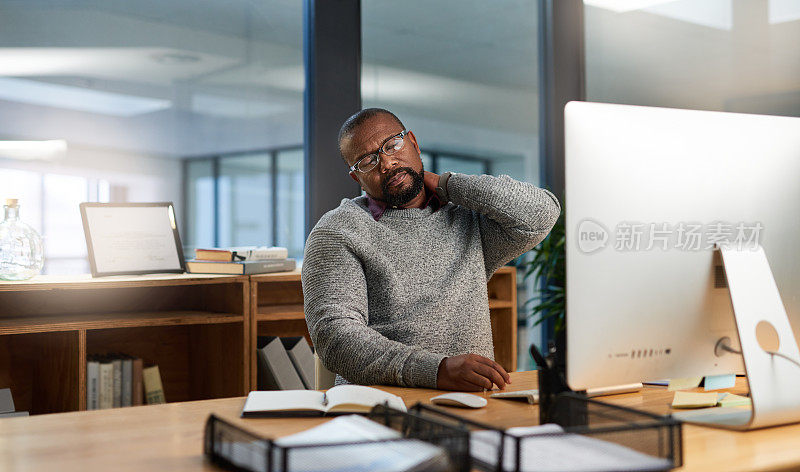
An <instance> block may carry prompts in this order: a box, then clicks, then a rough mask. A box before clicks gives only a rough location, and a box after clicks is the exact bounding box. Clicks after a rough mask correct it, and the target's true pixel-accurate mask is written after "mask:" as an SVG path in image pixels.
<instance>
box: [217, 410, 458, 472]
mask: <svg viewBox="0 0 800 472" xmlns="http://www.w3.org/2000/svg"><path fill="white" fill-rule="evenodd" d="M367 418H368V419H370V420H372V421H374V422H377V423H380V424H381V425H384V426H388V427H389V428H391V429H392V430H394V431H396V432H398V433H399V436H398V437H397V438H394V439H378V440H364V441H352V442H336V443H326V444H318V443H313V444H312V443H307V444H291V445H289V446H286V445H282V444H281V443H280V439H270V438H264V437H261V436H260V435H258V434H255V433H253V432H251V431H247V430H246V429H243V428H242V427H241V426H238V425H235V424H233V423H230V422H228V421H225V420H223V419H221V418H219V417H217V416H215V415H213V414H212V415H210V416H209V418H208V420H207V422H206V427H205V437H204V448H203V449H204V454H205V456H206V457H207V458H208V459H209V460H210V461H211V462H212V463H214V464H216V465H218V466H220V467H222V468H224V469H226V470H234V471H243V472H244V471H247V472H284V471H285V472H315V471H345V470H346V471H359V470H363V471H387V472H389V471H437V472H439V471H441V472H456V471H457V472H466V471H468V470H470V457H469V431H468V430H467V429H465V428H463V427H459V426H454V425H453V423H452V422H444V421H439V420H437V419H435V418H432V417H428V415H427V413H421V412H416V411H408V412H403V411H399V410H395V409H392V408H389V407H386V406H384V405H378V406H376V407H374V408H373V409H372V411H371V412H370V413H369V415H368V416H367Z"/></svg>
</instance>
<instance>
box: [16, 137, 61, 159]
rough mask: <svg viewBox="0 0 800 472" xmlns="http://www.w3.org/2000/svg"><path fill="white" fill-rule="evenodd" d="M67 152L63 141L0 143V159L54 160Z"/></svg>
mask: <svg viewBox="0 0 800 472" xmlns="http://www.w3.org/2000/svg"><path fill="white" fill-rule="evenodd" d="M66 152H67V142H66V141H64V140H63V139H52V140H49V141H0V157H5V158H10V159H21V160H55V159H58V158H60V157H63V156H64V154H65V153H66Z"/></svg>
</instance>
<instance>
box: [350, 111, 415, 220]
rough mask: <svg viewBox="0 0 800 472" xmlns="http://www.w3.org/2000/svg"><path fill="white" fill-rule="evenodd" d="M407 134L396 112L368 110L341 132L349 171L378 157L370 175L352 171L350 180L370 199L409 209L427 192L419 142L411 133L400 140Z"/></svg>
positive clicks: (361, 112)
mask: <svg viewBox="0 0 800 472" xmlns="http://www.w3.org/2000/svg"><path fill="white" fill-rule="evenodd" d="M404 130H405V128H404V126H403V123H402V122H401V121H400V119H399V118H397V117H396V116H395V115H394V114H393V113H392V112H390V111H388V110H384V109H382V108H367V109H364V110H361V111H359V112H358V113H356V114H355V115H353V116H351V117H350V118H348V119H347V121H345V122H344V124H343V125H342V128H341V130H340V131H339V152H340V153H341V155H342V158H343V159H344V161H345V162H346V163H347V166H348V167H351V166H354V165H356V163H358V162H359V160H361V159H364V158H367V159H369V157H368V156H371V155H372V158H374V155H375V154H377V155H378V165H377V166H375V167H374V168H373V169H371V170H369V171H367V172H361V171H360V170H351V171H350V177H352V178H353V180H355V181H356V182H358V183H359V185H361V188H363V189H364V191H366V192H367V194H368V195H369V196H370V197H372V198H374V199H375V200H380V201H383V202H385V203H386V204H387V205H389V206H402V205H405V204H406V203H408V202H410V201H411V200H412V199H414V197H416V196H417V195H419V193H420V192H422V191H423V188H424V180H423V168H422V160H421V159H420V155H419V145H418V144H417V139H416V137H415V136H414V133H412V132H411V131H409V132H408V134H406V135H405V136H403V137H401V138H398V135H401V133H403V131H404ZM387 143H389V144H388V145H387ZM387 150H388V151H389V152H390V153H391V155H389V154H387V153H386V152H385V151H387ZM365 161H366V159H365ZM365 161H362V164H363V162H365ZM361 167H365V166H363V165H362V166H361Z"/></svg>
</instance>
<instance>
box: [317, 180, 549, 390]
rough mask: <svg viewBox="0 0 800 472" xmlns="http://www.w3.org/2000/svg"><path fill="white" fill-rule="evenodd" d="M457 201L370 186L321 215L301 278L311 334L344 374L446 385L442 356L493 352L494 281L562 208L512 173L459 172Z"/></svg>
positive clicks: (354, 378) (343, 378)
mask: <svg viewBox="0 0 800 472" xmlns="http://www.w3.org/2000/svg"><path fill="white" fill-rule="evenodd" d="M447 191H448V194H449V197H450V203H448V204H446V205H444V206H442V207H441V208H440V209H438V210H437V211H433V208H432V207H431V206H428V207H427V208H424V209H420V208H412V209H391V208H387V209H386V212H385V213H384V214H383V216H382V217H381V218H380V219H379V220H378V221H375V219H374V218H373V217H372V215H371V214H370V212H369V209H368V206H367V199H366V197H364V196H361V197H357V198H354V199H344V200H342V202H341V204H340V205H339V207H338V208H336V209H334V210H331V211H329V212H328V213H326V214H325V215H323V216H322V218H320V220H319V222H318V223H317V225H316V226H315V227H314V229H313V230H312V231H311V234H310V235H309V237H308V241H307V242H306V248H305V260H304V261H303V269H302V282H303V297H304V300H305V316H306V323H307V324H308V331H309V333H310V334H311V339H312V341H313V342H314V346H315V348H316V350H317V353H318V354H319V356H320V358H321V359H322V362H323V363H324V364H325V366H326V367H327V368H328V369H330V370H331V371H333V372H336V373H337V384H339V383H345V382H351V383H358V384H364V385H370V384H390V385H391V384H393V385H401V386H409V387H429V388H436V375H437V371H438V368H439V363H440V362H441V361H442V359H444V358H445V357H448V356H454V355H458V354H465V353H474V354H480V355H482V356H486V357H489V358H492V359H493V358H494V349H493V345H492V330H491V323H490V320H489V303H488V295H487V292H486V281H487V280H488V279H489V277H491V275H492V274H493V273H494V272H495V271H496V270H497V269H498V268H500V267H501V266H503V265H504V264H505V263H507V262H508V261H510V260H512V259H514V258H515V257H517V256H519V255H521V254H523V253H525V252H527V251H529V250H530V249H532V248H533V247H534V246H535V245H536V244H538V243H539V242H540V241H541V240H542V239H544V237H545V236H546V235H547V233H548V232H549V231H550V229H551V228H552V227H553V225H554V224H555V221H556V219H557V218H558V215H559V213H560V206H559V204H558V200H557V199H556V198H555V197H554V196H553V195H552V194H551V193H550V192H548V191H546V190H543V189H540V188H538V187H536V186H534V185H532V184H528V183H525V182H519V181H516V180H513V179H511V178H510V177H508V176H500V177H493V176H489V175H481V176H471V175H464V174H452V176H451V177H450V180H449V181H448V184H447Z"/></svg>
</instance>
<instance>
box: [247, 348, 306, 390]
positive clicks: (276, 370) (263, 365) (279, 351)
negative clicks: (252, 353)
mask: <svg viewBox="0 0 800 472" xmlns="http://www.w3.org/2000/svg"><path fill="white" fill-rule="evenodd" d="M257 348H258V350H257V351H256V357H257V361H258V389H259V390H302V389H305V388H306V387H305V385H304V384H303V380H302V379H300V375H299V374H298V373H297V370H296V369H295V367H294V364H292V361H291V359H290V358H289V354H288V353H287V352H286V348H284V347H283V342H281V338H279V337H276V336H259V337H258V339H257Z"/></svg>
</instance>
